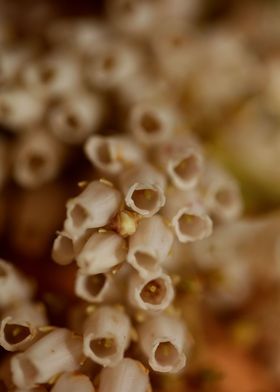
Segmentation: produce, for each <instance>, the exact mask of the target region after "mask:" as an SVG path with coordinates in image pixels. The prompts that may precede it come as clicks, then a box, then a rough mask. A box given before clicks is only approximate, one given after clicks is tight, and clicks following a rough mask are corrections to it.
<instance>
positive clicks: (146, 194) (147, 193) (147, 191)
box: [144, 189, 153, 200]
mask: <svg viewBox="0 0 280 392" xmlns="http://www.w3.org/2000/svg"><path fill="white" fill-rule="evenodd" d="M144 197H145V198H146V199H147V200H152V197H153V193H152V191H151V190H150V189H145V190H144Z"/></svg>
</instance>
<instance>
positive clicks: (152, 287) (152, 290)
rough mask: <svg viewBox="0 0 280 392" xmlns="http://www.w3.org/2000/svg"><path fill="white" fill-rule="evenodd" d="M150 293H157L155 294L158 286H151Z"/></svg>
mask: <svg viewBox="0 0 280 392" xmlns="http://www.w3.org/2000/svg"><path fill="white" fill-rule="evenodd" d="M149 291H150V292H151V293H155V292H156V291H157V288H156V286H155V285H151V286H149Z"/></svg>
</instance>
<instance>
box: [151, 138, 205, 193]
mask: <svg viewBox="0 0 280 392" xmlns="http://www.w3.org/2000/svg"><path fill="white" fill-rule="evenodd" d="M155 162H156V163H157V164H158V165H159V166H160V167H162V168H163V169H164V170H165V172H166V173H167V174H168V176H169V178H170V179H171V181H172V183H173V185H174V186H175V187H177V188H179V189H182V190H189V189H192V188H194V187H195V186H196V185H197V183H198V181H199V178H200V176H201V174H202V169H203V155H202V152H201V148H200V147H199V146H198V144H197V142H196V141H195V140H193V139H192V138H191V137H177V138H176V139H175V140H171V141H168V142H165V143H163V144H161V145H159V146H158V148H157V149H156V151H155Z"/></svg>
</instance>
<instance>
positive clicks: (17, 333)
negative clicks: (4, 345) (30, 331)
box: [12, 327, 21, 336]
mask: <svg viewBox="0 0 280 392" xmlns="http://www.w3.org/2000/svg"><path fill="white" fill-rule="evenodd" d="M20 331H21V329H20V327H16V328H14V329H13V332H12V335H13V336H18V335H19V334H20Z"/></svg>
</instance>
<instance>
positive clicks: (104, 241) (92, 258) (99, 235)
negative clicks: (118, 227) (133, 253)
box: [76, 231, 127, 274]
mask: <svg viewBox="0 0 280 392" xmlns="http://www.w3.org/2000/svg"><path fill="white" fill-rule="evenodd" d="M126 253H127V251H126V243H125V241H124V239H123V238H122V237H121V236H119V235H118V234H116V233H114V232H110V231H108V232H96V233H94V234H93V235H92V236H91V237H90V238H89V239H88V240H87V242H86V243H85V245H84V246H83V248H82V250H81V251H80V253H79V254H78V255H77V257H76V259H77V264H78V266H79V267H80V268H81V269H82V270H83V271H84V272H85V273H87V274H99V273H103V272H108V271H109V270H110V269H111V268H113V267H115V266H117V265H118V264H120V263H122V262H123V261H124V260H125V257H126Z"/></svg>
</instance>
